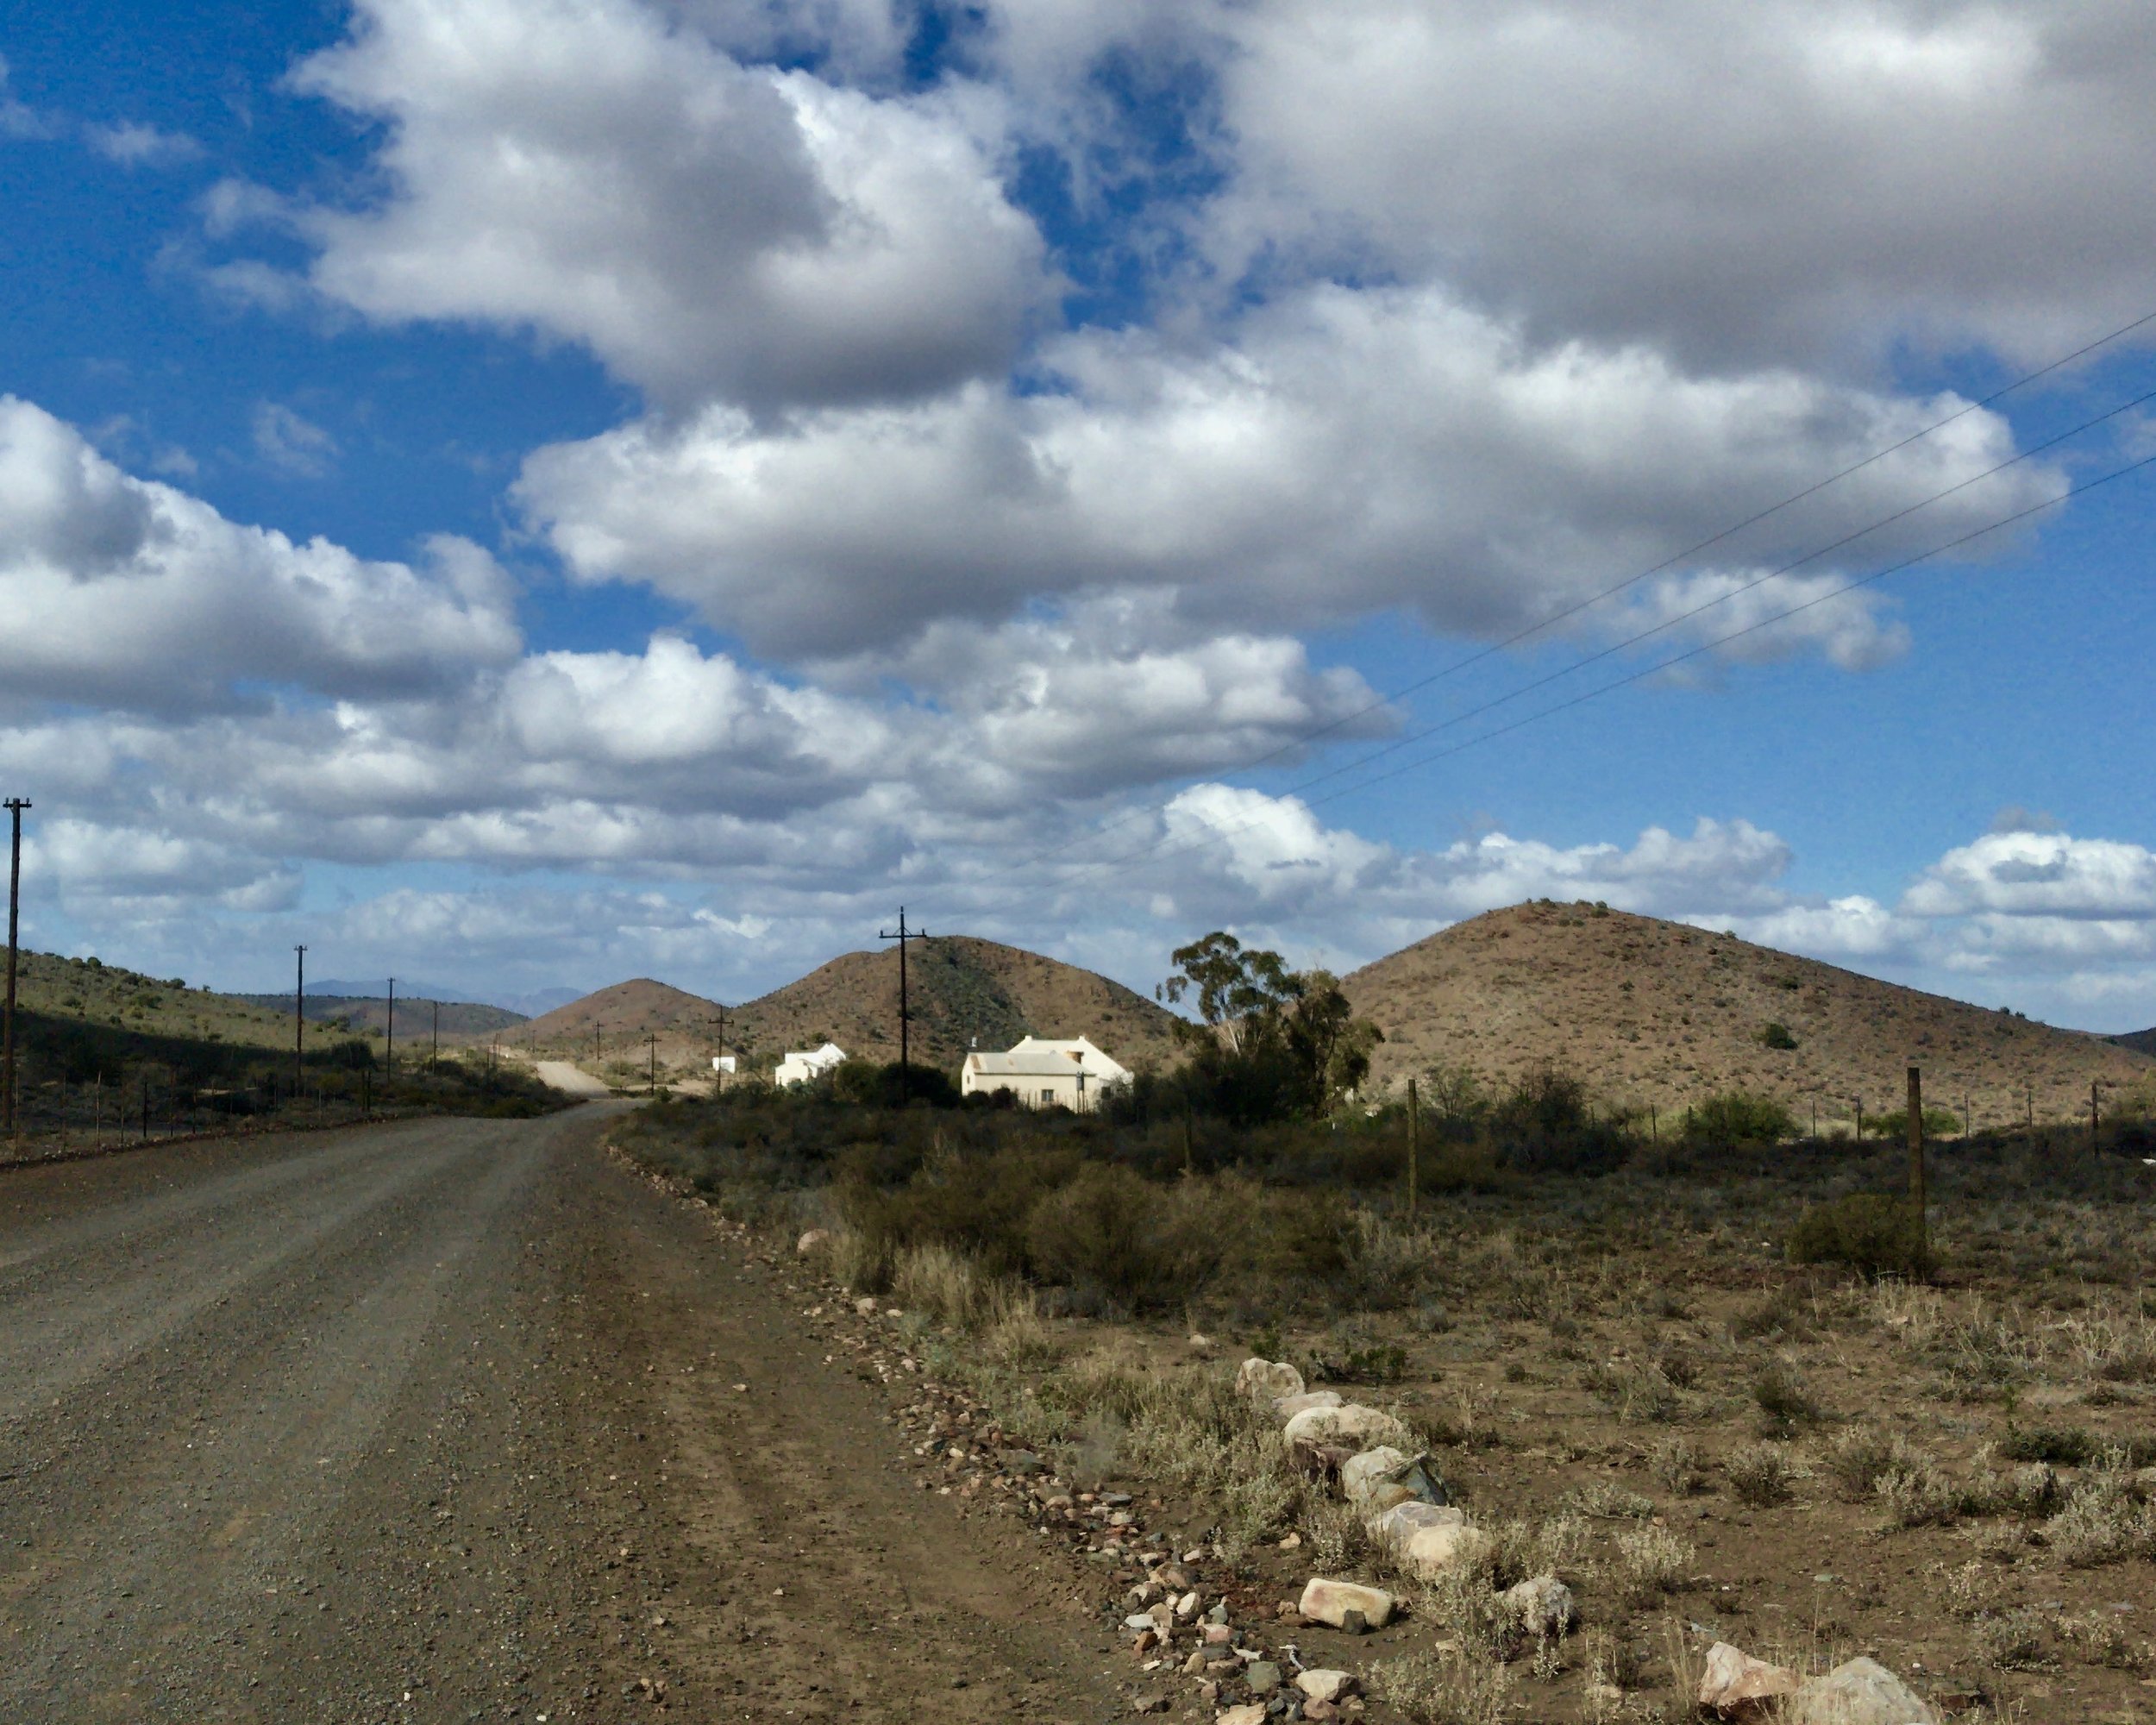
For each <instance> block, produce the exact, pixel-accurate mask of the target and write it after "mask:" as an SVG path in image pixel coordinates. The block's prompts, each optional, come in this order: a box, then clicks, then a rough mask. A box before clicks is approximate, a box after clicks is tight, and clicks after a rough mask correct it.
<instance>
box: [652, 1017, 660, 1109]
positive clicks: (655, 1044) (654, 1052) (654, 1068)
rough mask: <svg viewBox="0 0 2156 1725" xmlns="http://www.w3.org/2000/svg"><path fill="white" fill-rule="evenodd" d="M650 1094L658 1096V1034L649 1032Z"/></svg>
mask: <svg viewBox="0 0 2156 1725" xmlns="http://www.w3.org/2000/svg"><path fill="white" fill-rule="evenodd" d="M651 1094H652V1095H658V1094H659V1032H657V1031H654V1032H651Z"/></svg>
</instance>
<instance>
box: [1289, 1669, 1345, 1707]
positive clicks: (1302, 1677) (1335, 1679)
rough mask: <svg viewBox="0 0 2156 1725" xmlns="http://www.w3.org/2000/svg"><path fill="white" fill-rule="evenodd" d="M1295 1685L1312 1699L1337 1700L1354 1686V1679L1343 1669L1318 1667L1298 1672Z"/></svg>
mask: <svg viewBox="0 0 2156 1725" xmlns="http://www.w3.org/2000/svg"><path fill="white" fill-rule="evenodd" d="M1295 1687H1296V1688H1297V1689H1299V1690H1300V1691H1302V1692H1303V1693H1304V1694H1305V1695H1307V1696H1308V1697H1310V1698H1311V1700H1313V1701H1338V1699H1339V1698H1340V1697H1342V1696H1344V1695H1345V1694H1346V1693H1347V1692H1348V1691H1350V1690H1351V1689H1353V1688H1354V1687H1355V1679H1354V1678H1353V1677H1352V1676H1351V1675H1350V1674H1349V1673H1348V1672H1344V1671H1331V1670H1326V1669H1322V1668H1320V1669H1319V1670H1314V1671H1307V1672H1297V1673H1296V1674H1295Z"/></svg>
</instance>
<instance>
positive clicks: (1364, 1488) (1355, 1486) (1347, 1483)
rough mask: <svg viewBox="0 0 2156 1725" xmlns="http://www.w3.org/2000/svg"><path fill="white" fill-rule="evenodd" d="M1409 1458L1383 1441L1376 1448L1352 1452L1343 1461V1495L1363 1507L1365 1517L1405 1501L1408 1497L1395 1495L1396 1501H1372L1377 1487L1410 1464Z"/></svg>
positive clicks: (1341, 1480) (1357, 1505)
mask: <svg viewBox="0 0 2156 1725" xmlns="http://www.w3.org/2000/svg"><path fill="white" fill-rule="evenodd" d="M1406 1465H1407V1457H1406V1456H1404V1455H1402V1454H1401V1452H1399V1451H1398V1450H1396V1449H1395V1448H1393V1447H1392V1446H1390V1445H1389V1444H1381V1445H1380V1446H1378V1447H1377V1448H1376V1449H1374V1450H1364V1451H1363V1452H1362V1453H1361V1454H1359V1455H1351V1456H1350V1457H1349V1458H1347V1459H1346V1460H1345V1461H1344V1462H1342V1463H1341V1464H1340V1495H1341V1496H1344V1497H1345V1498H1346V1499H1347V1501H1348V1502H1350V1503H1351V1504H1352V1505H1354V1507H1355V1508H1356V1509H1360V1510H1361V1511H1362V1512H1363V1515H1365V1516H1369V1515H1376V1514H1377V1512H1378V1511H1379V1510H1381V1509H1391V1508H1392V1507H1393V1503H1403V1502H1406V1501H1407V1499H1406V1498H1404V1497H1395V1499H1393V1502H1392V1503H1373V1502H1369V1498H1370V1496H1371V1494H1372V1491H1373V1490H1374V1489H1375V1488H1376V1487H1377V1486H1379V1485H1380V1484H1382V1483H1383V1482H1384V1480H1385V1478H1386V1477H1387V1476H1388V1475H1389V1474H1391V1473H1392V1472H1393V1471H1394V1470H1395V1469H1396V1468H1401V1467H1404V1466H1406Z"/></svg>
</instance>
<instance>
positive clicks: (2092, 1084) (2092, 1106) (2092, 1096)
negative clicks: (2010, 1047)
mask: <svg viewBox="0 0 2156 1725" xmlns="http://www.w3.org/2000/svg"><path fill="white" fill-rule="evenodd" d="M8 952H9V957H10V959H12V958H13V957H14V952H15V943H14V942H13V941H12V940H10V941H9V943H8ZM2089 1154H2090V1155H2091V1156H2097V1155H2100V1154H2102V1152H2101V1151H2098V1150H2097V1149H2096V1080H2095V1079H2093V1078H2091V1079H2090V1081H2089Z"/></svg>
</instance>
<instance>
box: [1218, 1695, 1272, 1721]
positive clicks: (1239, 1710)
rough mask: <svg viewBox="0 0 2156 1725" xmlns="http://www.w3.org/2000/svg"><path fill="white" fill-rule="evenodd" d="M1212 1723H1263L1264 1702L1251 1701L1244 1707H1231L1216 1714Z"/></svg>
mask: <svg viewBox="0 0 2156 1725" xmlns="http://www.w3.org/2000/svg"><path fill="white" fill-rule="evenodd" d="M1213 1725H1265V1703H1263V1702H1262V1701H1253V1702H1251V1703H1250V1704H1249V1705H1247V1706H1244V1707H1231V1708H1229V1709H1228V1710H1227V1711H1226V1712H1225V1713H1222V1714H1219V1715H1216V1716H1215V1717H1214V1719H1213Z"/></svg>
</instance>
